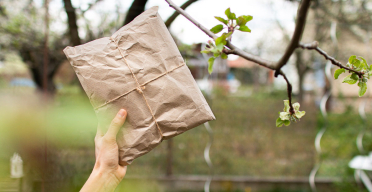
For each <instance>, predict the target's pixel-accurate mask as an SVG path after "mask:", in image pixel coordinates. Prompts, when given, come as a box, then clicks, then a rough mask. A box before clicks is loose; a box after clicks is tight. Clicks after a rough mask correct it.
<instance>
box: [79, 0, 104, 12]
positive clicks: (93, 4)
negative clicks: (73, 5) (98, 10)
mask: <svg viewBox="0 0 372 192" xmlns="http://www.w3.org/2000/svg"><path fill="white" fill-rule="evenodd" d="M100 1H102V0H96V1H95V2H94V3H89V4H88V8H86V9H85V10H81V9H80V10H81V13H82V15H84V14H85V12H87V11H89V10H90V9H91V8H93V7H94V6H95V5H96V4H97V3H98V2H100Z"/></svg>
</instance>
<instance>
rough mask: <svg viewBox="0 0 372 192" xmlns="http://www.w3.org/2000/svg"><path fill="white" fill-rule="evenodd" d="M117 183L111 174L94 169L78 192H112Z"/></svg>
mask: <svg viewBox="0 0 372 192" xmlns="http://www.w3.org/2000/svg"><path fill="white" fill-rule="evenodd" d="M119 183H120V181H119V180H118V179H117V178H115V176H114V175H113V174H112V173H108V172H105V171H101V170H97V169H94V170H93V172H92V173H91V174H90V176H89V178H88V180H87V182H86V183H85V184H84V186H83V188H82V189H81V190H80V192H103V191H104V192H113V191H115V189H116V187H117V185H118V184H119Z"/></svg>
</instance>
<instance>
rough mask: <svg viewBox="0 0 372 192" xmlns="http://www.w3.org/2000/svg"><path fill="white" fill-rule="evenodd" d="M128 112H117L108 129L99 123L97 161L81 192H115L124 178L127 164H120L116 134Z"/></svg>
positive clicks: (96, 138) (121, 110) (96, 147)
mask: <svg viewBox="0 0 372 192" xmlns="http://www.w3.org/2000/svg"><path fill="white" fill-rule="evenodd" d="M126 117H127V112H126V111H125V110H124V109H120V111H119V112H118V113H117V114H116V116H115V118H114V119H113V120H112V122H111V124H110V126H109V128H108V130H107V132H106V133H104V131H103V130H105V129H104V128H103V127H101V126H100V125H98V128H97V135H96V137H95V139H94V142H95V153H96V163H95V165H94V168H93V171H92V173H91V174H90V176H89V178H88V180H87V182H86V183H85V184H84V186H83V188H82V189H81V190H80V192H113V191H115V189H116V187H117V186H118V185H119V183H120V182H121V180H122V179H123V178H124V176H125V174H126V172H127V165H126V164H125V165H120V164H119V151H118V144H117V142H116V135H117V133H118V132H119V130H120V128H121V127H122V126H123V124H124V122H125V119H126Z"/></svg>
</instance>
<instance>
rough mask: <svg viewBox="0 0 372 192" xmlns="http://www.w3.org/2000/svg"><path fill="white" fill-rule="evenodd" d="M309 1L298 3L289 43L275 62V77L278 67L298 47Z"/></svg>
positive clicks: (283, 63)
mask: <svg viewBox="0 0 372 192" xmlns="http://www.w3.org/2000/svg"><path fill="white" fill-rule="evenodd" d="M310 1H311V0H303V1H302V3H301V5H300V8H299V10H298V12H297V15H298V16H297V21H296V28H295V31H294V33H293V36H292V39H291V42H290V43H289V45H288V46H287V49H286V51H285V52H284V55H283V56H282V58H281V59H280V60H279V61H278V63H277V64H276V71H275V77H277V76H278V75H279V72H280V69H281V68H282V67H283V66H284V65H285V64H286V63H287V62H288V60H289V58H290V57H291V55H292V54H293V52H294V50H295V49H296V48H297V47H298V44H299V42H300V39H301V36H302V33H303V31H304V28H305V24H306V16H307V12H308V10H309V7H310Z"/></svg>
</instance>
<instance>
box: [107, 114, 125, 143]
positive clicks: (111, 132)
mask: <svg viewBox="0 0 372 192" xmlns="http://www.w3.org/2000/svg"><path fill="white" fill-rule="evenodd" d="M126 117H127V111H125V110H124V109H120V111H119V112H118V113H117V114H116V116H115V118H114V119H113V120H112V121H111V124H110V127H109V129H108V131H107V133H106V135H105V137H107V138H111V139H116V135H117V134H118V132H119V130H120V128H121V126H123V124H124V122H125V118H126Z"/></svg>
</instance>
